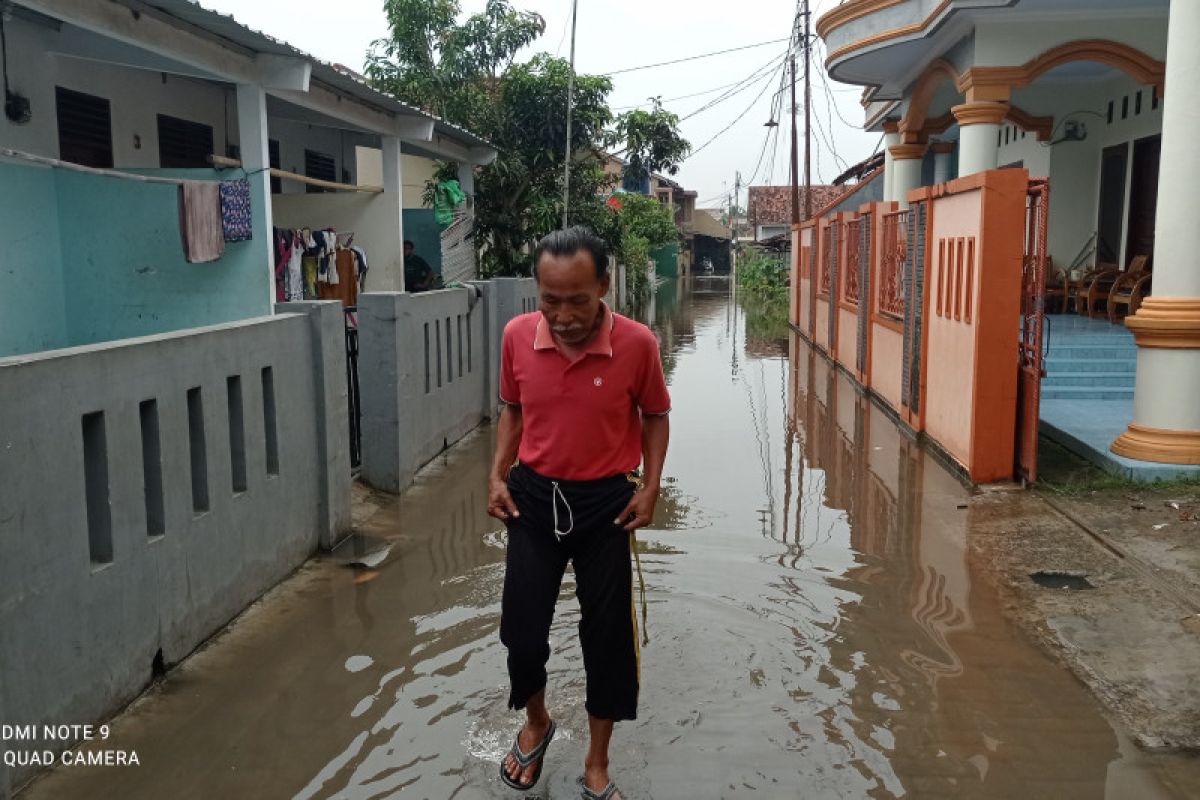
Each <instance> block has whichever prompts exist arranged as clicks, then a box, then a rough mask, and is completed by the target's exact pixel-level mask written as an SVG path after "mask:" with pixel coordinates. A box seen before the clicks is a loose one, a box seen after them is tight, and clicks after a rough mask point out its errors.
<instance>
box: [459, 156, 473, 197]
mask: <svg viewBox="0 0 1200 800" xmlns="http://www.w3.org/2000/svg"><path fill="white" fill-rule="evenodd" d="M458 185H459V186H460V187H461V188H462V190H463V193H464V194H466V195H467V197H468V198H473V197H474V196H475V165H474V164H472V163H470V162H468V161H460V162H458Z"/></svg>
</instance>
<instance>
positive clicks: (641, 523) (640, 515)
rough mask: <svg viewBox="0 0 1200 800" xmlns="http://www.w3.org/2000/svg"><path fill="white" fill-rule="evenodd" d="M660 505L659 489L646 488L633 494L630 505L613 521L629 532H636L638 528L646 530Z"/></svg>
mask: <svg viewBox="0 0 1200 800" xmlns="http://www.w3.org/2000/svg"><path fill="white" fill-rule="evenodd" d="M657 504H658V488H657V487H654V486H644V487H642V488H641V489H638V490H637V491H636V492H634V493H633V497H632V498H630V500H629V504H628V505H627V506H625V510H624V511H622V512H621V513H620V514H619V515H617V518H616V519H615V520H613V524H614V525H620V526H621V527H623V528H624V529H625V530H627V531H636V530H637V529H638V528H644V527H646V526H647V525H649V524H650V522H651V520H653V519H654V507H655V506H656V505H657Z"/></svg>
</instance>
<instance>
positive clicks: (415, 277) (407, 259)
mask: <svg viewBox="0 0 1200 800" xmlns="http://www.w3.org/2000/svg"><path fill="white" fill-rule="evenodd" d="M414 249H416V246H415V245H414V244H413V243H412V242H410V241H408V240H407V239H405V240H404V289H405V291H408V292H426V291H429V290H430V289H432V288H433V267H431V266H429V262H428V261H426V260H425V259H423V258H421V257H420V256H419V255H417V254H416V253H414V252H413V250H414Z"/></svg>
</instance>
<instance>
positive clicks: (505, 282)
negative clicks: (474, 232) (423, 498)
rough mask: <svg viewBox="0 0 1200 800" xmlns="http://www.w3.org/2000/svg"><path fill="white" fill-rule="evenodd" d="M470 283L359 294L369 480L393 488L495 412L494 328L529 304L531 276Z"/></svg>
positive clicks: (496, 361) (533, 307)
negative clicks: (418, 290)
mask: <svg viewBox="0 0 1200 800" xmlns="http://www.w3.org/2000/svg"><path fill="white" fill-rule="evenodd" d="M471 286H473V287H475V289H474V290H472V289H444V290H441V291H435V292H422V293H420V294H401V293H396V292H380V293H374V292H372V293H367V294H363V295H361V296H360V297H359V337H360V338H359V341H360V353H361V355H360V361H359V385H360V391H361V396H362V429H363V471H362V477H363V480H364V481H366V482H367V483H369V484H370V485H372V486H375V487H376V488H379V489H384V490H387V491H392V492H398V491H401V490H402V489H404V488H405V487H406V486H408V485H409V483H411V482H412V479H413V476H414V475H415V474H416V472H417V470H419V469H420V468H421V467H422V466H423V465H425V464H426V463H427V462H428V461H429V460H430V459H432V458H433V457H434V456H436V455H437V454H438V453H440V452H442V451H443V450H444V449H446V448H447V447H449V446H450V445H451V444H453V443H454V442H456V441H457V440H458V439H459V438H461V437H462V436H463V435H464V434H465V433H466V432H467V431H469V430H471V429H472V428H473V427H475V426H476V425H477V424H479V422H480V421H481V420H483V419H485V418H489V417H491V416H493V415H494V413H495V411H496V408H497V406H498V401H499V369H500V338H501V334H502V333H503V331H504V326H505V325H506V324H508V321H509V320H510V319H512V318H513V317H515V316H517V315H518V314H523V313H528V312H530V311H534V310H536V293H535V288H534V281H533V279H532V278H494V279H492V280H490V281H476V282H472V284H471Z"/></svg>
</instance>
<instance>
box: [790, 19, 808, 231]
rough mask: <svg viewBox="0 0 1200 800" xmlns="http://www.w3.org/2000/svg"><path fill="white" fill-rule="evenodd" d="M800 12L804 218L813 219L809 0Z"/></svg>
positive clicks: (794, 116)
mask: <svg viewBox="0 0 1200 800" xmlns="http://www.w3.org/2000/svg"><path fill="white" fill-rule="evenodd" d="M800 13H801V14H803V15H804V218H805V219H806V220H807V219H812V89H811V87H810V85H809V78H808V68H809V65H810V64H811V63H812V39H811V37H810V34H809V31H808V25H809V19H810V13H809V10H808V0H804V9H803V10H802V11H801V12H800ZM793 85H795V84H794V83H793ZM792 119H793V120H795V119H796V114H795V108H793V109H792ZM793 124H795V123H794V122H793Z"/></svg>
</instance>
